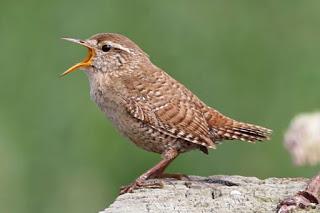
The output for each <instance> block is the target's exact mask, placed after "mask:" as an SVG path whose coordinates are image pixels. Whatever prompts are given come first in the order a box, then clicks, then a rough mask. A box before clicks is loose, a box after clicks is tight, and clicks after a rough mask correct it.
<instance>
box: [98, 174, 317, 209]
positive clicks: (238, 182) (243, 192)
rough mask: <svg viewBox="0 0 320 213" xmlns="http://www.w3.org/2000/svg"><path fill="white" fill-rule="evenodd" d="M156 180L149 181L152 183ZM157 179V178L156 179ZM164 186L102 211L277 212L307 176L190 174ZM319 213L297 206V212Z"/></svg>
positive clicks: (127, 197)
mask: <svg viewBox="0 0 320 213" xmlns="http://www.w3.org/2000/svg"><path fill="white" fill-rule="evenodd" d="M152 181H155V180H148V181H147V182H149V183H151V182H152ZM157 181H158V180H157ZM161 181H162V183H163V185H164V187H163V188H162V189H151V188H142V189H137V190H135V191H134V193H127V194H123V195H120V196H119V197H117V199H116V200H115V201H114V202H113V203H112V204H111V205H110V206H109V207H108V208H106V209H105V210H103V211H101V212H100V213H120V212H121V213H123V212H125V213H140V212H142V213H143V212H149V213H150V212H151V213H152V212H177V213H178V212H179V213H187V212H188V213H190V212H191V213H192V212H197V213H199V212H203V213H205V212H214V213H215V212H217V213H224V212H225V213H229V212H230V213H231V212H240V213H241V212H259V213H260V212H262V213H263V212H276V208H277V205H278V203H279V201H280V200H283V199H285V198H286V197H289V196H292V195H294V194H296V193H297V192H298V191H300V190H304V189H305V187H306V186H307V184H308V181H309V180H308V179H306V178H268V179H265V180H260V179H258V178H256V177H242V176H223V175H216V176H210V177H198V176H190V180H181V181H177V180H172V179H164V180H161ZM306 211H308V212H310V213H313V212H320V207H319V205H318V206H316V207H315V208H314V209H307V210H302V209H297V210H295V211H294V212H306Z"/></svg>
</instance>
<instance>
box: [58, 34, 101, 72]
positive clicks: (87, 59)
mask: <svg viewBox="0 0 320 213" xmlns="http://www.w3.org/2000/svg"><path fill="white" fill-rule="evenodd" d="M62 39H63V40H67V41H71V42H73V43H76V44H80V45H82V46H85V47H87V48H88V55H87V57H85V58H84V59H83V60H82V61H81V62H79V63H77V64H75V65H73V66H72V67H70V68H69V69H68V70H67V71H65V72H64V73H62V74H61V75H60V76H61V77H62V76H65V75H67V74H69V73H71V72H73V71H76V70H77V69H78V68H81V67H88V66H91V59H92V58H93V57H94V55H95V52H94V49H93V48H92V47H91V46H90V45H89V44H88V43H87V42H86V41H83V40H80V39H74V38H62Z"/></svg>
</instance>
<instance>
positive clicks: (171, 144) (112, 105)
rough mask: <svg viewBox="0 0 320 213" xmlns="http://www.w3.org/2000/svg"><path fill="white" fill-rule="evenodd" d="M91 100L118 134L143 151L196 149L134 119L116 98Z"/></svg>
mask: <svg viewBox="0 0 320 213" xmlns="http://www.w3.org/2000/svg"><path fill="white" fill-rule="evenodd" d="M93 100H94V101H95V102H96V103H97V105H98V106H99V108H100V109H101V110H102V111H103V112H104V113H105V115H106V116H107V117H108V118H109V119H110V120H111V121H112V123H113V124H114V126H115V127H116V128H117V129H118V130H119V132H120V133H122V134H123V135H124V136H126V137H128V138H129V139H130V140H131V141H132V142H133V143H134V144H135V145H137V146H138V147H140V148H142V149H144V150H147V151H150V152H156V153H163V152H164V151H166V150H168V149H170V148H174V149H176V150H177V151H178V152H185V151H188V150H191V149H195V148H197V147H198V145H196V144H193V143H190V142H187V141H185V140H182V139H177V138H174V137H172V136H170V135H167V134H165V133H163V132H160V131H158V130H156V129H154V128H153V127H151V126H149V125H148V124H145V123H143V122H142V121H140V120H139V119H136V118H134V117H133V116H132V115H130V114H129V113H128V112H127V110H126V108H125V107H124V106H123V105H122V104H121V102H117V101H115V100H116V98H115V99H109V98H106V97H105V96H104V97H98V96H94V97H93Z"/></svg>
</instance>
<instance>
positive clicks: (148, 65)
mask: <svg viewBox="0 0 320 213" xmlns="http://www.w3.org/2000/svg"><path fill="white" fill-rule="evenodd" d="M64 39H65V40H68V41H71V42H74V43H77V44H80V45H83V46H85V47H87V48H88V50H89V51H88V52H89V54H88V56H87V57H86V58H85V59H84V60H83V61H82V62H80V63H78V64H76V65H74V66H73V67H71V68H70V69H68V70H67V71H65V72H64V73H62V74H61V75H62V76H64V75H66V74H68V73H71V72H73V71H75V70H76V69H78V68H80V69H82V70H84V71H85V73H86V74H87V76H88V78H89V83H90V96H91V98H92V99H93V100H94V101H95V102H96V103H97V105H98V106H99V108H100V109H101V110H102V111H103V112H104V113H105V114H106V116H107V117H108V118H109V119H110V120H111V121H112V123H113V124H114V125H115V126H116V127H117V128H118V130H119V131H120V132H121V133H123V134H124V135H125V136H126V137H128V138H129V139H130V140H131V141H132V142H133V143H134V144H136V145H137V146H138V147H140V148H143V149H145V150H147V151H150V152H156V153H159V154H161V155H162V160H161V161H160V162H159V163H158V164H157V165H155V166H154V167H152V168H151V169H149V170H148V171H147V172H145V173H144V174H142V175H141V176H140V177H138V178H137V179H136V180H135V181H134V182H133V183H132V184H130V185H129V186H127V187H124V188H123V189H122V190H121V192H120V193H126V192H132V191H133V190H134V189H135V188H137V187H140V186H143V183H144V181H145V180H146V179H149V178H157V177H162V176H163V172H164V170H165V169H166V167H167V166H168V165H169V164H170V163H171V162H172V161H173V160H174V159H175V158H176V157H177V156H178V155H179V154H180V153H183V152H186V151H190V150H194V149H199V150H201V151H202V152H204V153H206V154H208V148H215V147H216V144H217V143H218V141H221V140H233V139H236V140H241V141H248V142H254V141H263V140H268V139H269V136H270V135H271V130H269V129H267V128H263V127H260V126H256V125H253V124H247V123H243V122H239V121H236V120H233V119H231V118H229V117H226V116H224V115H223V114H221V113H219V112H218V111H217V110H215V109H213V108H211V107H209V106H207V105H206V104H205V103H203V102H202V101H201V100H200V99H199V98H198V97H197V96H196V95H194V94H193V93H192V92H191V91H190V90H188V89H187V88H186V87H185V86H184V85H182V84H181V83H179V82H178V81H176V80H175V79H173V78H172V77H171V76H169V75H168V74H167V73H166V72H164V71H163V70H162V69H160V68H158V67H157V66H156V65H154V64H153V63H152V62H151V60H150V59H149V57H148V55H147V54H146V53H145V52H144V51H143V50H142V49H140V48H139V47H138V46H137V45H136V44H135V43H134V42H133V41H131V40H130V39H128V38H127V37H125V36H123V35H119V34H115V33H101V34H97V35H94V36H92V37H91V38H89V39H87V40H80V39H72V38H64Z"/></svg>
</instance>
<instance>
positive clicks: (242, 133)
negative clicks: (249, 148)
mask: <svg viewBox="0 0 320 213" xmlns="http://www.w3.org/2000/svg"><path fill="white" fill-rule="evenodd" d="M271 133H272V130H270V129H267V128H264V127H260V126H257V125H253V124H247V123H241V122H237V121H234V122H233V123H232V125H230V126H220V127H217V128H216V129H215V130H214V131H213V134H214V136H215V137H214V138H215V139H218V140H241V141H247V142H255V141H264V140H269V139H270V137H271Z"/></svg>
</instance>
